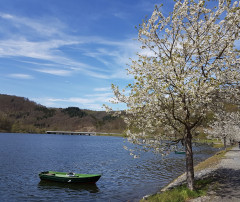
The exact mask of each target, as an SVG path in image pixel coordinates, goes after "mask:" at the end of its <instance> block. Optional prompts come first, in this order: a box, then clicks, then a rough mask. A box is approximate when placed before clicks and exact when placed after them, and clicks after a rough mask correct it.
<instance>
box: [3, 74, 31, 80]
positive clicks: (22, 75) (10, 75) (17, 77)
mask: <svg viewBox="0 0 240 202" xmlns="http://www.w3.org/2000/svg"><path fill="white" fill-rule="evenodd" d="M7 76H8V77H11V78H15V79H33V76H31V75H28V74H9V75H7Z"/></svg>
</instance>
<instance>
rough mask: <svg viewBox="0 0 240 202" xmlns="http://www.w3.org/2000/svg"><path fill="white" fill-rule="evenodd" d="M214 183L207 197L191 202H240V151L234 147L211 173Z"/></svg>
mask: <svg viewBox="0 0 240 202" xmlns="http://www.w3.org/2000/svg"><path fill="white" fill-rule="evenodd" d="M211 175H212V176H214V182H213V183H212V184H211V185H210V190H209V192H208V195H207V196H204V197H200V198H197V199H194V200H191V202H209V201H211V202H232V201H233V202H235V201H236V202H240V150H239V148H238V147H234V148H233V149H232V150H230V151H229V152H227V153H226V155H225V157H224V158H223V159H222V160H221V161H220V163H219V164H218V165H217V169H216V170H213V171H212V173H211Z"/></svg>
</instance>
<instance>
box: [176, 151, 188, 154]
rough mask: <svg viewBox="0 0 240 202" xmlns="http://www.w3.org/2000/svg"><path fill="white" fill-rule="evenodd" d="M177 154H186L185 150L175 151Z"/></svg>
mask: <svg viewBox="0 0 240 202" xmlns="http://www.w3.org/2000/svg"><path fill="white" fill-rule="evenodd" d="M175 154H186V152H185V151H175Z"/></svg>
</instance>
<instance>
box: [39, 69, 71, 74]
mask: <svg viewBox="0 0 240 202" xmlns="http://www.w3.org/2000/svg"><path fill="white" fill-rule="evenodd" d="M35 71H38V72H42V73H47V74H53V75H57V76H69V75H71V74H72V72H71V71H68V70H63V69H36V70H35Z"/></svg>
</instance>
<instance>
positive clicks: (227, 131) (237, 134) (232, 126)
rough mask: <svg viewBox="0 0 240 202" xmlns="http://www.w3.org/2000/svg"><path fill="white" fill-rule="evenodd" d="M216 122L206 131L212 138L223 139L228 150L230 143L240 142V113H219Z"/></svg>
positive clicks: (216, 115)
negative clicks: (228, 142) (227, 143)
mask: <svg viewBox="0 0 240 202" xmlns="http://www.w3.org/2000/svg"><path fill="white" fill-rule="evenodd" d="M215 119H216V120H215V121H214V122H213V123H211V124H210V125H209V128H207V129H205V130H204V131H205V132H206V133H207V134H208V135H209V137H210V138H221V139H223V142H224V147H225V148H226V141H227V138H228V139H229V141H230V142H231V141H240V113H239V112H226V111H219V112H218V113H216V114H215Z"/></svg>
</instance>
